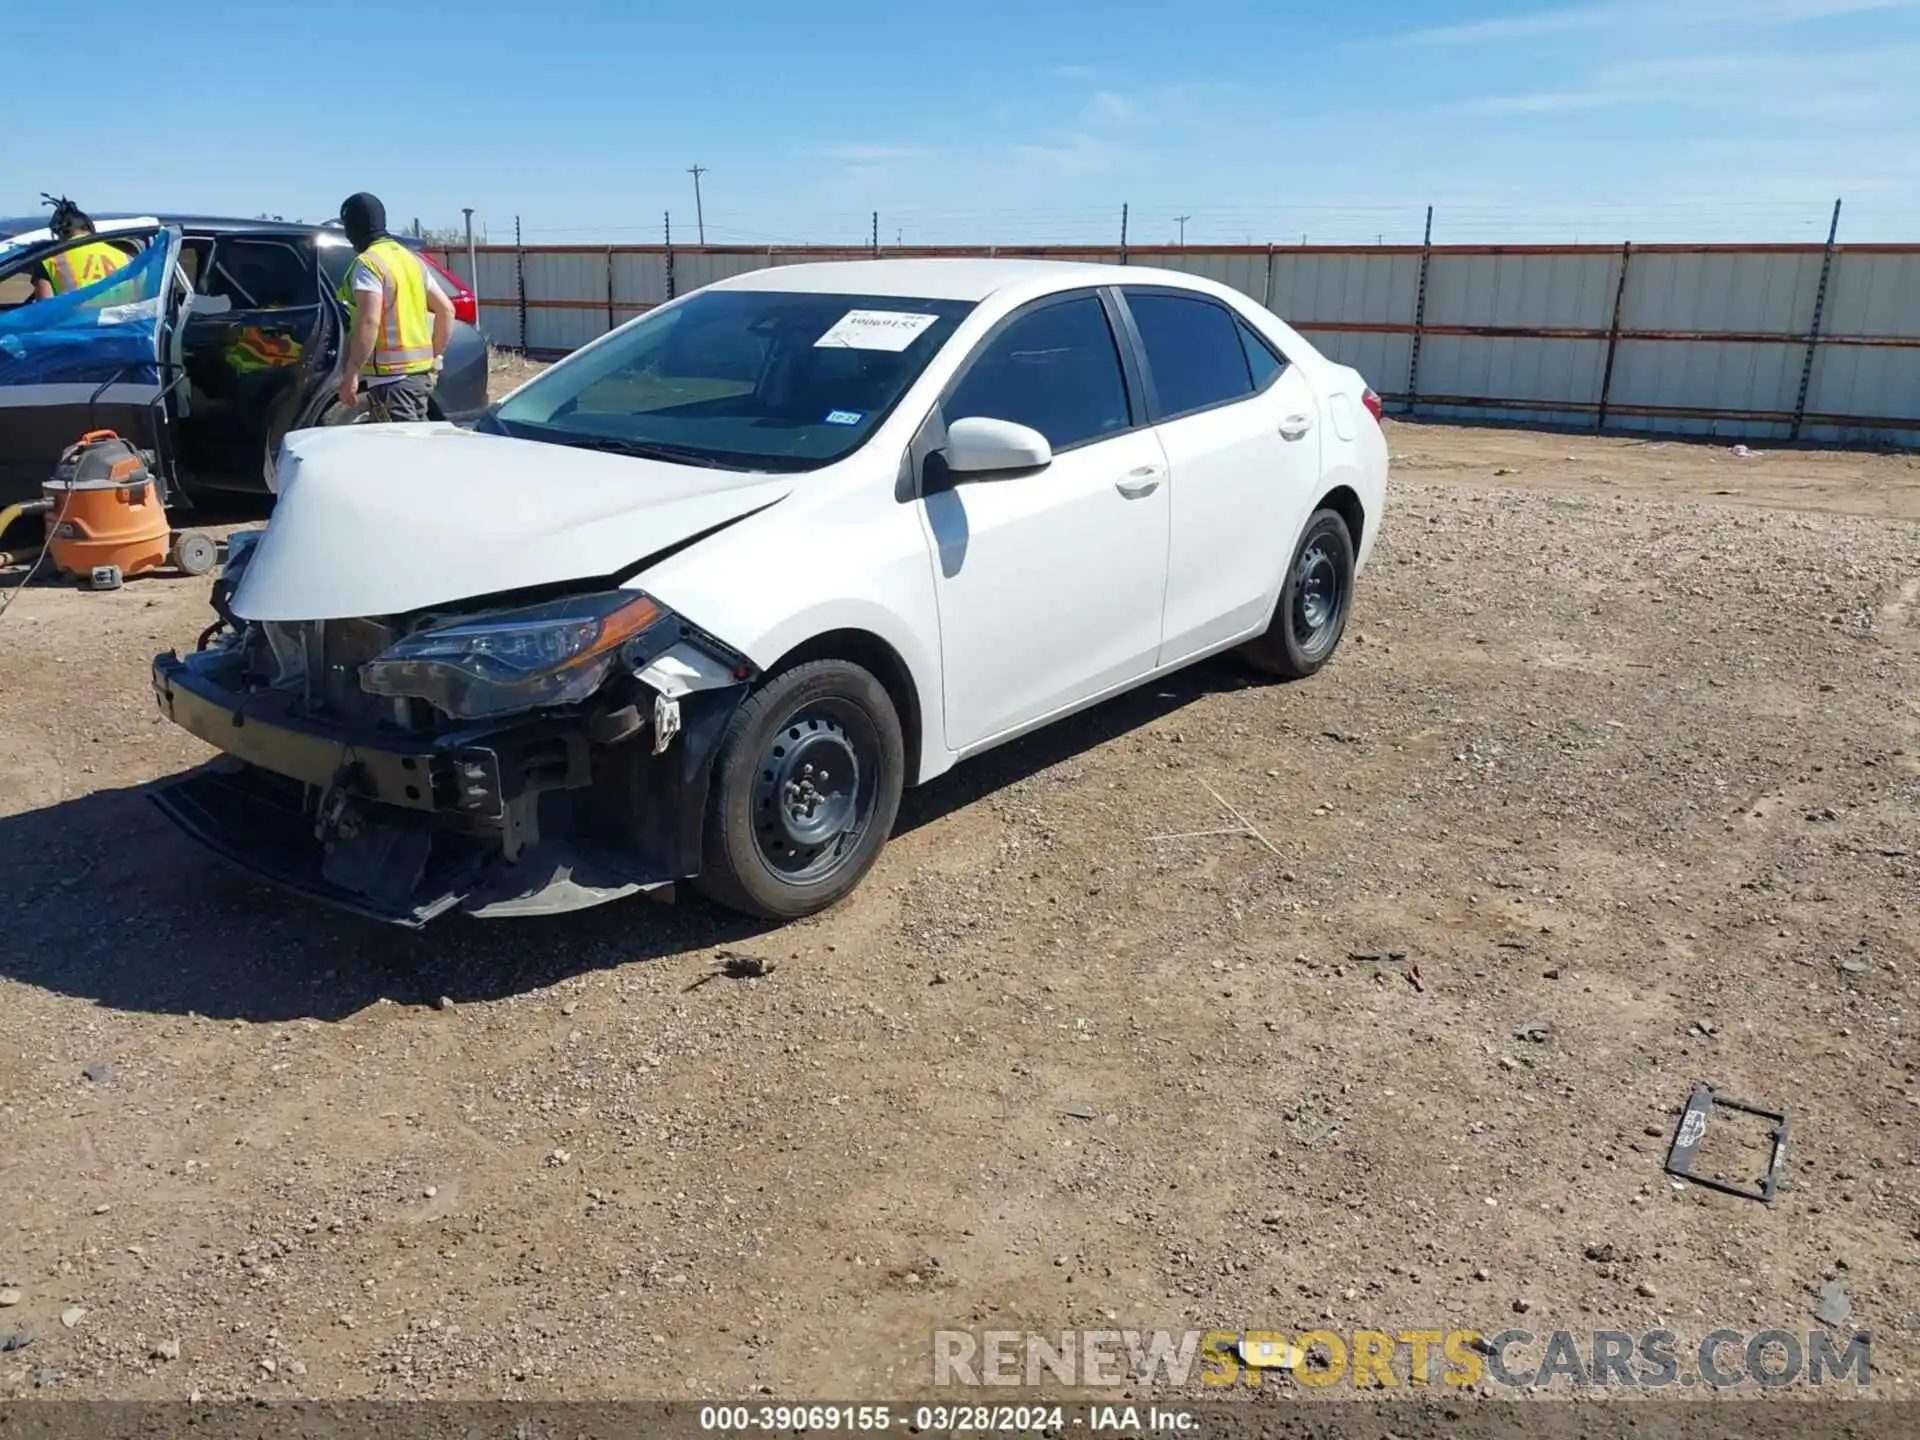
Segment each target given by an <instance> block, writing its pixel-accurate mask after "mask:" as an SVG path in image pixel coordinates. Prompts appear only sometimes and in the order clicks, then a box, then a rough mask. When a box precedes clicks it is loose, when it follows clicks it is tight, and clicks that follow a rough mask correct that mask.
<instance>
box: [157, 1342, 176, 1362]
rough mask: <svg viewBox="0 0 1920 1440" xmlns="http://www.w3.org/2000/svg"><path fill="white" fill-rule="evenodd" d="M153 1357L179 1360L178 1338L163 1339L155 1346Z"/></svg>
mask: <svg viewBox="0 0 1920 1440" xmlns="http://www.w3.org/2000/svg"><path fill="white" fill-rule="evenodd" d="M153 1358H154V1359H156V1360H178V1359H179V1358H180V1342H179V1341H178V1340H162V1341H161V1342H160V1343H159V1344H157V1345H155V1346H154V1347H153Z"/></svg>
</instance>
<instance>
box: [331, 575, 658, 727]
mask: <svg viewBox="0 0 1920 1440" xmlns="http://www.w3.org/2000/svg"><path fill="white" fill-rule="evenodd" d="M665 613H666V612H664V611H663V610H662V609H661V608H660V607H659V606H658V605H656V604H655V603H654V602H653V601H652V600H650V599H649V598H648V597H647V596H645V595H642V594H639V593H638V592H636V591H632V590H615V591H611V592H609V593H606V594H599V595H575V596H569V597H568V598H567V599H565V600H555V601H552V602H551V603H549V604H546V605H534V606H529V607H528V608H526V609H524V610H503V611H500V612H498V613H496V614H492V615H489V616H486V617H485V618H484V619H476V620H462V621H457V622H455V623H454V624H451V625H440V626H437V627H435V628H434V629H431V630H421V631H418V632H417V633H415V634H412V635H409V636H408V637H407V638H406V639H404V640H402V641H400V643H399V644H397V645H394V646H393V647H392V648H390V649H388V650H386V651H385V652H383V653H382V654H381V655H379V656H378V657H377V658H375V659H373V660H369V661H368V662H367V663H366V664H365V665H363V666H361V667H360V688H361V689H363V690H365V691H367V692H368V693H369V694H372V695H386V696H392V697H405V698H408V699H414V700H425V701H426V702H427V703H429V704H430V705H433V706H434V707H436V708H437V709H440V710H443V711H445V712H446V713H447V714H448V715H451V716H453V717H455V718H456V719H461V720H478V719H484V718H486V717H487V716H491V715H510V714H513V713H514V712H516V711H520V710H531V709H533V708H534V707H535V706H539V705H568V704H572V703H573V702H575V701H578V700H584V699H586V698H587V697H588V696H589V695H591V694H593V692H594V691H595V690H598V689H599V688H600V684H601V682H602V681H604V680H605V679H606V678H607V672H608V671H610V670H611V669H612V668H613V662H614V656H615V654H616V652H617V651H618V650H619V648H620V645H621V643H622V642H623V641H625V640H628V639H630V638H632V637H633V636H635V635H638V634H639V633H640V632H641V631H643V630H645V629H647V628H648V627H649V626H652V625H654V624H657V623H658V622H659V621H660V619H661V618H662V616H663V615H664V614H665Z"/></svg>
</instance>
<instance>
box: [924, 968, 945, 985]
mask: <svg viewBox="0 0 1920 1440" xmlns="http://www.w3.org/2000/svg"><path fill="white" fill-rule="evenodd" d="M927 983H928V984H929V985H945V984H947V983H948V981H947V972H946V971H944V970H936V971H934V972H933V979H931V980H929V981H928V982H927Z"/></svg>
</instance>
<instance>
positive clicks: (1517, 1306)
mask: <svg viewBox="0 0 1920 1440" xmlns="http://www.w3.org/2000/svg"><path fill="white" fill-rule="evenodd" d="M1532 1308H1533V1302H1532V1301H1531V1300H1515V1301H1514V1302H1513V1313H1514V1314H1516V1315H1524V1314H1526V1313H1527V1311H1529V1310H1531V1309H1532Z"/></svg>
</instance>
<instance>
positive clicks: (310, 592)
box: [231, 424, 794, 621]
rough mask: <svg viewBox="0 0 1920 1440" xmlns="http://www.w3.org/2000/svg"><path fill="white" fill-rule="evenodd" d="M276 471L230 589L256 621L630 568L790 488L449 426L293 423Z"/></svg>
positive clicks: (446, 597) (426, 600)
mask: <svg viewBox="0 0 1920 1440" xmlns="http://www.w3.org/2000/svg"><path fill="white" fill-rule="evenodd" d="M277 480H278V486H279V492H280V493H279V501H278V503H277V504H276V505H275V507H274V512H273V519H272V520H271V522H270V523H269V524H268V525H267V528H266V531H265V533H264V534H263V535H262V536H261V537H260V540H259V543H258V544H257V545H256V546H255V547H254V549H253V553H252V556H251V557H250V558H249V560H248V561H247V564H246V567H245V569H244V570H242V571H241V574H240V582H239V586H238V588H237V589H236V591H235V593H234V596H233V600H232V602H231V603H232V609H233V612H234V614H236V615H238V616H240V617H241V618H242V619H246V620H280V621H291V620H339V619H346V618H350V617H354V616H363V615H397V614H404V613H405V612H407V611H411V610H419V609H422V608H425V607H427V606H432V605H446V604H451V603H454V602H456V601H460V600H469V599H474V598H476V597H479V596H483V595H493V594H498V593H501V592H503V591H509V590H519V589H524V588H526V587H529V586H535V585H553V584H561V583H565V582H567V581H573V580H590V579H597V578H599V577H601V576H608V575H616V574H622V573H625V572H629V571H632V570H633V569H634V568H635V567H636V566H638V565H639V564H640V563H641V562H644V561H646V560H647V559H648V558H649V557H651V556H653V555H656V554H658V553H659V552H660V551H662V550H665V549H668V548H670V547H672V546H675V545H678V544H680V543H682V542H683V541H686V540H690V539H693V538H695V537H697V536H700V535H703V534H705V533H706V532H708V531H711V530H714V529H716V528H719V527H722V526H725V525H727V524H728V523H730V522H732V521H734V520H738V519H740V518H742V517H744V516H746V515H750V514H752V513H753V512H754V511H756V510H760V509H764V508H765V507H766V506H768V505H771V504H773V503H775V502H776V501H778V500H780V499H782V498H784V497H785V496H786V495H788V494H790V493H791V492H792V490H793V487H794V477H792V476H790V475H783V476H773V477H769V476H767V475H763V474H742V473H738V472H735V471H728V470H708V469H702V468H699V467H697V466H691V465H674V464H669V463H664V462H660V461H655V460H641V459H635V458H633V457H632V456H626V455H616V454H609V453H607V452H605V451H596V450H579V449H574V448H571V447H568V446H564V445H551V444H545V443H542V442H539V441H532V440H513V439H508V438H506V437H504V436H497V435H480V434H475V433H473V432H472V431H467V430H460V429H456V428H455V427H453V426H451V425H439V424H432V425H369V426H341V427H339V428H337V429H330V428H321V429H314V430H302V431H297V432H295V433H294V434H292V435H289V436H288V437H287V440H286V445H285V449H284V450H283V451H282V455H281V462H280V467H279V470H278V475H277Z"/></svg>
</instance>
